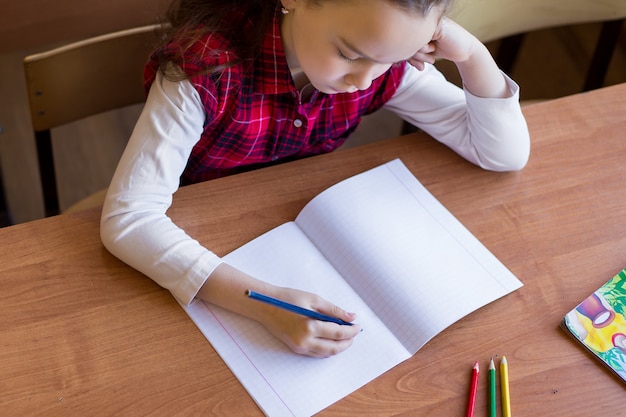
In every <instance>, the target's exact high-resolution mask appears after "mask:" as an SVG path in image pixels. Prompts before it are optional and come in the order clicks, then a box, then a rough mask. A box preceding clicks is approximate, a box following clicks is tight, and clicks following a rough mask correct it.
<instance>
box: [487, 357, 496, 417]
mask: <svg viewBox="0 0 626 417" xmlns="http://www.w3.org/2000/svg"><path fill="white" fill-rule="evenodd" d="M496 415H497V414H496V367H495V365H494V364H493V358H491V360H490V361H489V417H496Z"/></svg>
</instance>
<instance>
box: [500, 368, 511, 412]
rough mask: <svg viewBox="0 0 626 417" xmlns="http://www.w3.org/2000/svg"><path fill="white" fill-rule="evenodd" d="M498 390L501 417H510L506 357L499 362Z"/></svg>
mask: <svg viewBox="0 0 626 417" xmlns="http://www.w3.org/2000/svg"><path fill="white" fill-rule="evenodd" d="M500 389H501V390H502V417H511V395H510V392H509V364H508V363H507V361H506V356H503V357H502V360H501V361H500Z"/></svg>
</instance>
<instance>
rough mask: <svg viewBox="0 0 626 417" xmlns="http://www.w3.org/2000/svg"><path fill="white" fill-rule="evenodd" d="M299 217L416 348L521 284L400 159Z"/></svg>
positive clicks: (334, 191) (320, 199) (317, 201)
mask: <svg viewBox="0 0 626 417" xmlns="http://www.w3.org/2000/svg"><path fill="white" fill-rule="evenodd" d="M296 222H297V223H298V224H299V225H300V227H301V229H302V230H303V231H304V232H305V233H306V234H307V236H309V238H310V239H311V241H312V242H314V243H315V244H316V245H317V247H318V248H320V250H321V252H322V253H323V254H324V255H325V257H326V258H327V259H328V260H329V261H330V262H331V263H332V264H333V265H334V267H335V269H337V271H339V273H340V274H341V275H342V276H343V277H344V279H345V280H346V281H347V282H348V283H349V284H350V285H351V286H352V288H354V290H355V291H357V292H358V293H359V294H360V296H361V298H363V300H365V302H366V303H367V304H368V305H369V306H370V308H372V309H373V310H374V312H375V313H376V314H377V315H378V317H380V318H381V320H382V321H383V322H384V323H385V324H386V325H387V327H388V328H389V329H390V330H391V331H392V333H394V334H395V335H396V337H397V338H398V339H399V340H401V341H402V343H403V345H404V346H405V347H406V348H407V350H408V351H409V352H411V353H412V354H413V353H415V352H416V351H417V350H418V349H419V348H420V347H422V346H423V345H424V344H425V343H426V342H427V341H428V340H430V339H431V338H432V337H434V336H435V335H437V334H438V333H440V332H441V331H442V330H444V329H445V328H446V327H448V326H449V325H450V324H452V323H454V322H455V321H457V320H459V319H460V318H462V317H464V316H465V315H467V314H469V313H471V312H472V311H474V310H476V309H478V308H480V307H482V306H484V305H485V304H487V303H489V302H491V301H493V300H495V299H497V298H499V297H502V296H504V295H506V294H508V293H509V292H511V291H513V290H515V289H517V288H519V287H521V285H522V284H521V282H520V281H519V280H518V279H517V278H516V277H515V276H514V275H513V274H512V273H511V272H510V271H509V270H508V269H507V268H506V267H504V265H502V264H501V263H500V262H499V261H498V260H497V259H496V258H495V256H493V254H491V252H489V251H488V250H487V249H486V248H485V247H484V246H483V245H482V244H481V243H480V242H479V241H478V240H477V239H476V238H475V237H474V236H473V235H472V234H471V233H470V232H469V231H468V230H467V229H466V228H465V227H464V226H463V225H462V224H461V223H460V222H459V221H458V220H457V219H456V218H455V217H454V216H452V215H451V214H450V213H449V212H448V211H447V210H446V209H445V207H443V206H442V205H441V204H440V203H439V202H438V201H437V200H436V199H435V198H434V197H433V196H432V195H431V194H430V193H429V192H428V191H427V190H426V189H425V188H424V187H423V186H422V185H421V184H420V183H419V181H417V179H416V178H415V177H414V176H413V174H411V172H410V171H409V170H408V169H407V168H406V167H405V166H404V164H402V162H400V160H395V161H392V162H389V163H388V164H385V165H382V166H380V167H377V168H374V169H372V170H370V171H367V172H364V173H362V174H360V175H357V176H354V177H352V178H349V179H347V180H345V181H342V182H341V183H339V184H337V185H335V186H333V187H331V188H330V189H328V190H326V191H324V192H322V193H321V194H320V195H318V196H316V197H315V198H314V199H313V200H312V201H311V202H310V203H309V204H308V205H307V206H306V207H305V208H304V209H303V210H302V211H301V213H300V215H299V216H298V217H297V219H296ZM331 234H332V236H333V237H334V238H333V239H328V238H327V236H329V235H331Z"/></svg>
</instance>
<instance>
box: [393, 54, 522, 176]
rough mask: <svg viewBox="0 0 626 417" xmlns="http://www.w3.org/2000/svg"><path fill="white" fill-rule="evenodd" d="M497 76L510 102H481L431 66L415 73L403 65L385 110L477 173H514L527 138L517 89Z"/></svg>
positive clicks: (508, 80)
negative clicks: (480, 170)
mask: <svg viewBox="0 0 626 417" xmlns="http://www.w3.org/2000/svg"><path fill="white" fill-rule="evenodd" d="M503 75H504V76H505V78H506V82H507V85H508V86H509V90H510V97H508V98H481V97H476V96H474V95H472V94H471V93H469V92H468V91H465V90H463V89H461V88H458V87H457V86H455V85H453V84H452V83H449V82H448V81H447V80H446V79H445V78H444V77H443V75H442V74H441V73H440V72H439V71H438V70H437V69H436V68H435V67H433V66H432V65H427V66H426V69H424V70H423V71H418V70H417V69H416V68H414V67H413V66H411V65H408V64H407V69H406V72H405V75H404V77H403V79H402V82H401V84H400V86H399V88H398V90H397V91H396V93H395V94H394V96H393V97H392V98H391V100H389V101H388V102H387V103H386V104H385V108H388V109H390V110H391V111H392V112H394V113H396V114H397V115H398V116H400V117H401V118H402V119H404V120H406V121H408V122H410V123H412V124H414V125H415V126H417V127H418V128H420V129H422V130H423V131H425V132H426V133H428V134H429V135H431V136H432V137H434V138H435V139H437V140H438V141H440V142H441V143H443V144H445V145H447V146H448V147H450V148H451V149H453V150H454V151H455V152H457V153H458V154H459V155H461V156H462V157H463V158H465V159H467V160H468V161H470V162H472V163H474V164H476V165H478V166H480V167H482V168H485V169H489V170H494V171H512V170H519V169H521V168H523V167H524V166H525V165H526V162H527V161H528V157H529V154H530V137H529V133H528V126H527V125H526V120H525V119H524V116H523V114H522V111H521V107H520V104H519V86H518V85H517V84H516V83H515V82H514V81H513V80H511V79H510V78H509V77H507V76H506V75H505V74H503Z"/></svg>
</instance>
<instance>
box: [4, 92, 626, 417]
mask: <svg viewBox="0 0 626 417" xmlns="http://www.w3.org/2000/svg"><path fill="white" fill-rule="evenodd" d="M625 106H626V84H621V85H619V86H615V87H610V88H606V89H602V90H597V91H594V92H592V93H586V94H580V95H576V96H572V97H567V98H563V99H559V100H555V101H550V102H545V103H541V104H536V105H532V106H528V107H526V108H525V114H526V116H527V120H528V123H529V127H530V130H531V135H532V139H533V141H532V144H533V148H532V154H531V159H530V162H529V164H528V166H527V167H526V168H525V169H524V170H522V171H520V172H515V173H493V172H487V171H484V170H481V169H479V168H477V167H475V166H473V165H471V164H469V163H467V162H465V161H463V160H462V159H461V158H459V157H458V156H456V155H455V154H454V153H452V152H451V151H450V150H448V149H447V148H445V147H444V146H442V145H440V144H438V143H436V142H435V141H433V140H432V139H430V138H428V137H426V136H425V135H422V134H415V135H411V136H405V137H400V138H396V139H392V140H388V141H381V142H377V143H374V144H371V145H366V146H362V147H356V148H352V149H347V150H339V151H337V152H334V153H332V154H328V155H323V156H319V157H313V158H308V159H304V160H300V161H297V162H293V163H287V164H283V165H278V166H275V167H271V168H267V169H262V170H258V171H253V172H250V173H246V174H240V175H236V176H233V177H228V178H223V179H219V180H215V181H210V182H207V183H203V184H197V185H193V186H189V187H185V188H183V189H181V190H180V191H179V192H178V193H177V194H176V196H175V198H174V204H173V206H172V208H171V209H170V215H171V216H172V218H173V219H174V221H175V222H177V223H178V224H179V225H181V226H182V227H183V228H184V229H185V230H187V231H188V233H189V234H190V235H192V236H193V237H194V238H196V239H198V240H199V241H200V242H201V243H203V244H204V245H206V246H208V247H210V248H212V249H214V250H215V251H216V252H217V253H218V254H220V255H223V254H226V253H227V252H229V251H231V250H233V249H235V248H236V247H238V246H240V245H241V244H243V243H245V242H246V241H248V240H250V239H252V238H254V237H255V236H257V235H259V234H261V233H263V232H265V231H267V230H268V229H269V228H271V227H274V226H276V225H278V224H281V223H283V222H285V221H288V220H291V219H293V218H294V217H295V215H296V214H297V212H298V211H299V210H300V209H301V208H302V207H303V206H304V204H306V202H307V201H309V200H310V199H311V198H313V197H314V196H315V195H316V194H317V193H319V192H320V191H322V190H323V189H325V188H327V187H328V186H330V185H332V184H333V183H335V182H337V181H340V180H342V179H344V178H346V177H349V176H351V175H354V174H357V173H359V172H361V171H363V170H365V169H368V168H371V167H374V166H377V165H379V164H381V163H384V162H387V161H389V160H391V159H393V158H395V157H401V158H402V160H403V161H404V163H405V164H406V165H407V166H408V167H409V169H410V170H411V171H412V172H413V173H414V174H415V175H416V176H417V177H418V179H419V180H420V181H421V182H422V183H423V184H424V185H425V186H426V187H427V188H428V189H429V190H430V191H431V192H432V193H433V194H434V195H435V196H436V197H437V198H438V199H439V200H440V201H441V202H442V203H443V204H444V205H445V206H446V207H447V208H448V209H449V210H450V211H451V212H452V213H453V214H454V215H455V216H457V218H459V220H460V221H461V222H462V223H463V224H465V225H466V226H467V227H468V229H470V230H471V231H472V232H473V233H474V234H475V235H476V236H477V237H478V239H480V240H481V241H482V242H483V243H484V244H485V245H486V246H487V247H488V248H489V249H490V250H491V251H492V252H493V253H494V254H495V255H496V256H497V257H498V258H499V259H500V260H501V261H502V262H503V263H504V264H505V265H507V266H508V267H509V268H510V269H511V270H512V272H513V273H514V274H515V275H517V276H518V277H519V278H520V279H521V280H522V281H523V282H524V284H525V286H524V287H523V288H521V289H520V290H518V291H516V292H514V293H512V294H510V295H508V296H506V297H504V298H502V299H500V300H498V301H496V302H494V303H491V304H489V305H488V306H486V307H484V308H482V309H480V310H479V311H477V312H474V313H472V314H471V315H469V316H467V317H466V318H464V319H462V320H460V321H459V322H457V323H456V324H454V325H452V326H451V327H449V328H448V329H446V330H445V331H444V332H442V333H441V334H440V335H438V336H436V337H435V338H434V339H433V340H431V341H430V342H429V343H428V344H427V345H426V346H425V347H424V348H423V349H421V350H420V351H419V352H418V353H417V354H416V355H415V356H414V357H413V358H411V359H409V360H407V361H406V362H404V363H402V364H400V365H398V366H397V367H395V368H393V369H392V370H390V371H388V372H387V373H385V374H384V375H382V376H381V377H379V378H378V379H376V380H375V381H373V382H371V383H370V384H368V385H366V386H365V387H363V388H362V389H360V390H358V391H357V392H355V393H354V394H352V395H350V396H348V397H346V398H345V399H343V400H341V401H339V402H338V403H336V404H334V405H332V406H331V407H329V408H328V409H326V410H324V411H323V412H322V413H320V415H322V416H347V415H367V416H415V415H419V416H442V417H449V416H454V415H463V412H464V409H465V404H466V401H467V390H468V389H469V383H470V378H469V375H470V370H471V367H472V365H473V363H474V361H476V360H478V361H479V362H480V365H481V367H482V368H483V369H487V366H488V362H489V358H490V357H491V356H494V358H496V359H499V358H500V357H501V356H502V355H506V356H507V360H508V361H509V367H510V386H511V403H512V412H513V415H519V416H530V415H539V414H541V415H550V416H568V417H569V416H591V415H597V414H598V410H601V411H602V413H604V414H606V415H612V416H619V415H624V412H623V398H624V391H625V386H624V385H623V384H622V383H620V382H619V380H618V379H617V378H615V377H614V376H613V375H612V374H610V373H609V372H608V371H607V370H605V369H604V368H603V367H602V366H601V365H600V364H599V363H598V362H596V361H595V360H594V359H592V358H591V357H590V356H589V355H587V354H586V353H585V352H584V351H583V350H582V348H581V347H579V346H578V345H576V343H575V342H574V341H573V340H572V339H570V337H569V336H567V335H566V334H565V333H564V332H563V331H562V330H560V329H559V328H558V325H559V322H560V320H561V319H562V317H563V316H564V315H565V313H567V311H569V310H570V309H571V308H573V307H574V306H575V305H576V304H577V303H578V302H580V300H582V299H583V298H584V297H586V296H587V295H588V294H590V293H591V292H592V291H594V290H595V289H596V288H597V287H599V286H600V285H601V284H602V283H604V282H605V281H606V280H608V279H609V278H610V277H611V276H613V275H614V274H615V273H616V272H617V271H619V270H620V269H621V268H623V267H624V266H626V255H625V253H626V199H624V198H623V188H624V184H625V182H626V166H625V165H624V164H623V161H624V157H625V156H626V142H624V140H623V139H624V138H623V132H624V131H626V117H625V116H624V112H623V109H624V108H625ZM98 219H99V211H98V210H96V209H92V210H87V211H82V212H77V213H68V214H64V215H61V216H57V217H53V218H49V219H44V220H38V221H34V222H31V223H25V224H22V225H17V226H13V227H9V228H5V229H0V253H2V262H1V263H0V352H2V354H0V375H2V378H0V392H2V393H3V395H2V396H1V397H0V406H1V407H2V410H3V413H7V415H47V416H49V415H103V416H104V415H113V414H124V415H172V416H175V415H185V416H190V415H226V416H230V415H232V416H242V415H245V416H256V415H258V416H261V415H262V413H261V411H260V410H259V409H258V408H257V407H256V405H255V404H254V402H253V401H252V400H251V398H250V397H249V396H248V395H247V393H246V391H245V390H244V389H243V387H242V386H241V385H240V384H239V382H238V381H237V380H236V378H235V377H234V376H233V375H232V374H231V373H230V371H229V370H228V369H227V368H226V366H225V365H224V363H223V362H222V361H221V359H220V358H219V356H217V354H216V353H215V351H214V350H213V349H212V348H211V346H210V345H209V343H208V342H207V341H206V339H205V338H204V337H203V336H202V335H201V334H200V332H199V331H198V330H197V328H196V327H195V326H194V325H193V323H192V322H191V320H189V319H188V318H187V316H186V315H185V313H184V312H183V311H182V309H180V308H179V307H178V305H177V304H176V302H175V301H174V300H173V299H172V297H171V296H170V295H169V294H168V293H167V292H166V291H165V290H163V289H160V288H159V287H157V286H156V285H155V284H154V283H153V282H152V281H150V280H149V279H147V278H146V277H144V276H142V275H141V274H140V273H138V272H136V271H134V270H133V269H131V268H129V267H128V266H126V265H124V264H123V263H121V262H120V261H118V260H117V259H115V258H114V257H113V256H111V255H110V254H109V253H108V252H107V251H106V250H105V249H104V248H103V247H102V245H101V243H100V240H99V237H98ZM441 302H445V300H442V301H441ZM345 354H349V351H348V352H346V353H345ZM620 413H622V414H620ZM486 415H487V383H486V378H481V380H480V382H479V391H478V398H477V406H476V416H479V417H482V416H486Z"/></svg>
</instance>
